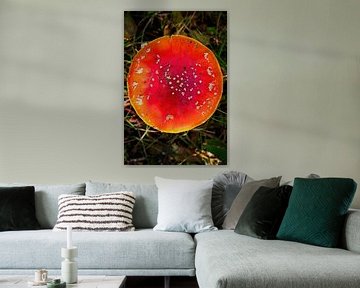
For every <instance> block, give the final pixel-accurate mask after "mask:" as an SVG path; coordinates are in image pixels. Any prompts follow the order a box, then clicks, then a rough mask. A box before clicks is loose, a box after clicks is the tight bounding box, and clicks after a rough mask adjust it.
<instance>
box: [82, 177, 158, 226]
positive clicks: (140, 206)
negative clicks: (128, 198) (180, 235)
mask: <svg viewBox="0 0 360 288" xmlns="http://www.w3.org/2000/svg"><path fill="white" fill-rule="evenodd" d="M120 191H130V192H133V193H134V195H135V197H136V201H135V206H134V211H133V224H134V226H135V228H136V229H140V228H153V227H154V226H155V225H156V218H157V213H158V193H157V188H156V185H155V184H126V183H123V184H121V183H103V182H91V181H89V182H86V195H97V194H103V193H110V192H120Z"/></svg>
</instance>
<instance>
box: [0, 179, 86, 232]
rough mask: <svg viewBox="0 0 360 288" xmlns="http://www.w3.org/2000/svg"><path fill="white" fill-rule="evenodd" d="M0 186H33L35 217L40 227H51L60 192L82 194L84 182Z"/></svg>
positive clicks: (55, 214)
mask: <svg viewBox="0 0 360 288" xmlns="http://www.w3.org/2000/svg"><path fill="white" fill-rule="evenodd" d="M0 186H4V187H9V186H34V187H35V209H36V218H37V219H38V221H39V223H40V226H41V228H44V229H49V228H53V227H54V226H55V224H56V220H57V215H58V197H59V196H60V195H61V194H72V195H84V194H85V183H81V184H68V185H67V184H65V185H38V184H20V183H15V184H14V183H13V184H9V183H6V184H4V183H1V184H0Z"/></svg>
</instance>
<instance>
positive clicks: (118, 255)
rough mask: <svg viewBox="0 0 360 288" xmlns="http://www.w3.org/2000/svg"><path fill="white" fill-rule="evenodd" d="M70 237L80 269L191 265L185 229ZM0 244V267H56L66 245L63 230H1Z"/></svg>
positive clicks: (192, 248)
mask: <svg viewBox="0 0 360 288" xmlns="http://www.w3.org/2000/svg"><path fill="white" fill-rule="evenodd" d="M72 239H73V244H74V246H77V247H78V254H79V256H78V257H77V262H78V267H79V269H80V270H91V269H109V270H110V269H118V270H121V269H138V270H141V269H146V270H152V269H154V270H155V269H193V268H194V258H195V255H194V254H195V244H194V241H193V239H192V238H191V236H190V235H189V234H186V233H177V232H159V231H153V230H152V229H145V230H138V231H133V232H97V233H94V232H73V233H72ZM0 247H1V249H0V259H1V261H0V269H16V268H17V269H32V270H35V269H39V267H41V268H44V267H45V268H46V269H60V265H61V261H62V260H63V259H62V258H61V255H60V251H61V247H66V232H65V231H64V232H54V231H52V230H37V231H27V233H23V231H16V232H2V233H1V237H0ZM4 247H6V249H4ZM9 251H11V253H9ZM0 286H1V285H0Z"/></svg>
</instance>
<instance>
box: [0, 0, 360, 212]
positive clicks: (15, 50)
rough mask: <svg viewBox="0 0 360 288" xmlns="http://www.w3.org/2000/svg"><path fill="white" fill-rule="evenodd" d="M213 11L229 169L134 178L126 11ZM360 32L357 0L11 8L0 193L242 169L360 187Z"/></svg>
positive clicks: (2, 14)
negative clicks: (221, 30) (126, 160)
mask: <svg viewBox="0 0 360 288" xmlns="http://www.w3.org/2000/svg"><path fill="white" fill-rule="evenodd" d="M203 3H206V7H205V8H206V9H207V10H228V11H229V42H228V44H229V55H228V57H229V59H228V64H229V71H228V73H229V131H228V132H229V165H228V166H227V167H221V168H216V167H168V166H167V167H156V166H153V167H151V166H147V167H146V166H145V167H125V166H124V165H123V143H122V141H123V127H122V126H123V123H122V115H123V111H122V99H123V98H122V97H123V95H122V91H123V86H122V85H123V62H122V60H123V55H122V41H123V40H122V30H123V11H124V10H139V9H141V10H159V9H160V10H164V9H174V10H175V9H179V10H182V9H186V10H202V9H204V7H203ZM359 29H360V1H357V0H353V1H351V0H345V1H337V0H327V1H325V0H312V1H290V0H272V1H267V0H263V1H260V0H255V1H254V0H247V1H244V0H222V1H209V0H208V1H200V0H198V1H196V0H179V1H149V0H143V1H139V0H138V1H135V0H126V1H111V0H107V1H101V0H62V1H60V0H56V1H55V0H53V1H49V0H32V1H27V0H1V1H0V182H13V181H15V182H38V183H39V182H42V183H63V182H66V183H72V182H80V181H85V180H88V179H92V180H100V181H131V182H132V181H139V182H149V181H153V177H154V176H155V175H160V176H165V177H177V178H179V177H184V178H188V177H189V178H208V177H212V176H213V175H215V174H216V173H218V172H220V171H223V170H225V169H226V170H232V169H234V170H241V171H245V172H247V173H248V174H249V175H251V176H252V177H254V178H261V177H270V176H275V175H283V177H284V178H285V179H291V178H292V177H294V176H305V175H307V174H309V173H311V172H314V173H318V174H320V175H321V176H344V177H352V178H354V179H355V180H356V181H357V182H358V183H359V185H360V133H359V131H360V129H359V124H360V113H359V112H360V109H359V108H360V33H359V32H358V31H359ZM359 190H360V189H359ZM359 194H360V192H358V193H357V197H356V199H355V202H354V205H353V206H354V207H360V196H359Z"/></svg>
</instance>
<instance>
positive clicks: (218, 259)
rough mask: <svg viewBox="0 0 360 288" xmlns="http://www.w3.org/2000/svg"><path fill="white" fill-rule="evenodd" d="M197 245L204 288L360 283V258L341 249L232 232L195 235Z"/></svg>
mask: <svg viewBox="0 0 360 288" xmlns="http://www.w3.org/2000/svg"><path fill="white" fill-rule="evenodd" d="M195 242H196V245H197V246H196V256H195V268H196V275H197V281H198V283H199V287H200V288H239V287H242V288H243V287H244V288H264V287H276V288H309V287H311V288H324V287H326V288H339V287H342V288H353V287H358V286H359V283H360V273H359V271H360V254H358V253H353V252H350V251H347V250H343V249H335V248H323V247H317V246H312V245H306V244H301V243H297V242H290V241H280V240H262V239H256V238H253V237H249V236H244V235H239V234H236V233H234V232H233V231H231V230H220V231H214V232H210V233H201V234H197V235H196V236H195ZM219 247H221V249H219Z"/></svg>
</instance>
